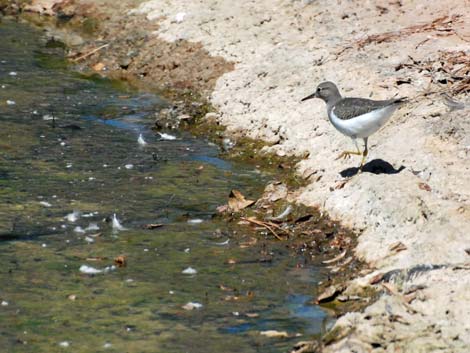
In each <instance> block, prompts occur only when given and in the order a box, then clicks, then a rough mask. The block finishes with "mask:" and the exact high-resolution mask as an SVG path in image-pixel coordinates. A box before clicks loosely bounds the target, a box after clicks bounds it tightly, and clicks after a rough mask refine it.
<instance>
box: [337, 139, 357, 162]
mask: <svg viewBox="0 0 470 353" xmlns="http://www.w3.org/2000/svg"><path fill="white" fill-rule="evenodd" d="M352 140H353V142H354V145H355V146H356V151H343V152H341V154H340V155H339V156H338V157H336V159H341V158H344V159H346V158H348V157H350V156H351V155H352V154H354V155H357V156H363V153H362V152H361V151H360V150H359V146H358V145H357V142H356V139H352Z"/></svg>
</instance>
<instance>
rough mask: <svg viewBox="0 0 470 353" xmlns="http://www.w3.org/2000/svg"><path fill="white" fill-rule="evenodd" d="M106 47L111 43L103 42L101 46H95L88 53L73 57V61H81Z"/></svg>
mask: <svg viewBox="0 0 470 353" xmlns="http://www.w3.org/2000/svg"><path fill="white" fill-rule="evenodd" d="M106 47H109V43H107V44H103V45H101V46H99V47H98V48H95V49H93V50H90V51H89V52H88V53H85V54H83V55H80V56H79V57H78V58H75V59H72V61H73V62H77V61H80V60H82V59H85V58H88V57H89V56H90V55H93V54H95V53H96V52H98V51H100V50H101V49H104V48H106Z"/></svg>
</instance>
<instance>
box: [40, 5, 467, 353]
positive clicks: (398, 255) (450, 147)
mask: <svg viewBox="0 0 470 353" xmlns="http://www.w3.org/2000/svg"><path fill="white" fill-rule="evenodd" d="M37 3H43V4H44V6H43V7H45V8H46V9H45V10H44V11H45V12H47V11H49V10H48V9H47V7H48V6H49V5H50V4H51V3H54V2H53V1H52V2H51V1H43V2H40V1H39V2H37ZM57 3H59V2H58V1H57ZM91 3H93V4H94V6H92V5H91ZM91 9H92V10H91ZM54 11H55V12H57V13H60V17H61V18H62V19H63V20H65V23H64V25H65V26H67V24H68V25H73V26H78V25H82V26H83V27H84V30H85V34H84V35H83V37H84V38H86V30H91V31H94V32H93V33H95V34H99V37H97V38H95V36H94V35H92V34H90V38H92V40H91V41H90V39H84V40H83V42H81V43H80V40H79V39H77V38H75V39H74V40H67V39H68V38H67V34H66V33H67V32H64V34H63V38H62V39H64V40H65V41H66V42H68V43H69V45H71V47H72V48H74V49H72V51H73V52H71V53H70V54H71V55H72V56H73V57H74V58H75V59H76V60H77V64H83V65H85V66H86V67H89V68H91V69H93V70H95V71H100V72H110V73H112V74H113V75H116V77H126V78H127V79H129V80H131V81H134V82H137V83H142V84H143V85H148V86H149V87H152V84H153V85H155V82H164V85H163V86H158V85H159V84H157V86H158V87H156V88H157V89H167V88H172V87H179V89H180V92H186V94H194V93H195V92H197V93H198V94H199V95H200V96H201V97H202V98H208V100H209V101H210V103H211V104H213V106H214V107H215V108H216V109H217V114H215V115H212V116H211V119H215V120H217V122H218V123H220V124H223V125H226V126H227V127H228V133H230V132H237V133H239V134H241V135H246V136H249V137H251V138H255V139H262V140H264V141H266V142H268V143H267V147H266V148H265V149H264V150H265V151H269V152H273V153H275V154H277V155H279V156H281V157H283V156H292V155H297V156H307V155H308V157H307V158H304V159H303V160H302V161H301V162H299V163H298V164H297V166H296V171H297V173H298V175H299V176H302V177H303V178H304V179H306V180H307V182H308V185H307V186H305V187H303V188H301V189H299V190H298V191H297V192H296V194H295V195H294V197H295V198H296V200H298V201H301V202H303V203H305V204H307V205H311V206H319V207H320V208H321V209H323V210H326V211H328V212H329V213H330V214H331V215H332V216H333V217H336V218H338V219H341V220H342V221H343V222H345V223H346V224H348V225H350V226H352V227H354V228H355V229H357V230H358V231H361V232H362V233H361V236H360V237H359V243H358V246H357V249H356V254H357V256H359V257H360V258H362V259H364V260H365V261H367V263H369V265H370V266H371V267H373V268H374V269H375V270H374V271H373V272H372V273H370V274H367V275H365V274H362V275H361V276H360V277H359V278H357V279H356V280H355V281H353V282H352V283H351V284H350V286H349V288H348V289H347V291H346V293H350V294H351V295H354V293H356V291H359V290H360V291H363V290H364V288H366V289H368V288H374V289H375V290H378V291H380V292H381V296H380V298H379V300H378V301H376V302H375V303H374V304H373V305H372V306H370V307H369V308H367V309H366V310H365V311H363V312H358V313H351V314H347V315H345V316H344V317H343V318H341V319H340V320H339V321H338V323H337V325H336V328H335V329H334V332H336V333H337V335H336V336H335V339H334V340H331V341H328V342H327V343H328V345H327V347H326V348H325V350H326V351H336V352H339V351H344V352H349V351H351V350H353V349H355V350H356V351H376V352H386V351H397V350H398V351H402V352H420V351H423V352H464V351H466V347H468V345H469V344H470V342H469V337H470V332H469V329H468V326H469V321H468V320H469V319H468V318H469V317H470V313H469V311H468V308H467V306H466V305H465V303H466V302H468V300H469V299H470V298H469V297H468V296H469V293H470V290H469V289H470V288H469V287H470V272H469V271H468V269H467V268H466V263H468V257H469V254H468V250H467V247H468V246H467V243H468V234H469V232H470V188H469V187H468V182H467V181H466V180H467V179H468V171H469V169H470V149H469V145H470V140H469V137H468V136H470V134H469V133H470V125H469V124H468V119H466V116H467V115H468V111H469V107H468V91H469V89H468V75H469V72H468V66H469V64H468V63H469V50H470V46H469V40H470V33H469V27H468V23H469V21H470V19H469V15H468V13H469V12H468V4H466V3H465V2H461V1H450V2H446V3H445V4H444V3H441V2H437V1H429V2H426V4H423V3H422V2H419V1H406V2H405V1H402V2H387V3H385V4H384V3H382V2H371V3H368V4H367V5H364V4H363V3H362V2H359V1H352V2H339V3H338V5H335V6H331V2H327V1H317V2H309V1H276V2H272V1H258V2H255V3H250V4H246V6H243V8H239V9H234V8H233V4H232V3H231V2H228V1H207V2H206V3H205V4H204V5H203V6H202V5H201V4H199V3H197V4H196V3H195V4H188V3H187V2H184V1H178V0H172V1H167V2H165V3H162V2H158V1H148V2H144V1H124V2H120V4H119V6H118V7H116V5H114V4H113V6H111V2H106V1H94V2H90V1H84V0H81V1H75V2H63V3H61V4H59V5H56V7H55V9H54ZM87 11H88V12H87ZM80 14H81V15H80ZM90 14H93V17H91V18H98V19H99V20H98V21H96V22H94V23H93V22H92V23H90V22H89V21H88V22H87V20H86V19H88V18H90V16H89V15H90ZM339 24H340V25H339ZM74 41H75V43H74ZM124 43H125V44H124ZM74 44H75V46H74ZM103 46H104V47H103ZM133 47H135V48H140V50H136V52H137V53H132V48H133ZM99 48H101V49H99ZM150 48H153V49H150ZM190 48H192V49H190ZM94 50H96V51H94ZM90 53H91V54H90ZM114 53H116V55H115V54H114ZM140 53H142V54H140ZM89 54H90V55H89ZM84 55H86V57H83V56H84ZM81 57H83V58H82V59H81ZM156 58H158V60H156ZM157 78H158V79H159V80H157ZM324 80H332V81H335V82H336V83H337V84H338V85H339V86H340V88H341V90H342V92H343V93H344V94H345V95H352V96H365V97H367V96H370V97H373V98H375V99H381V98H388V97H392V96H395V95H399V96H408V97H416V96H420V98H419V99H417V100H414V101H413V102H412V103H411V104H409V105H407V106H406V107H404V108H403V109H402V110H400V111H399V112H397V113H396V114H395V116H394V118H393V119H392V121H391V122H390V123H389V124H388V125H387V127H386V128H385V129H383V130H382V131H380V132H379V133H377V134H376V135H374V136H373V137H372V138H371V143H372V149H371V154H370V156H369V163H368V164H366V166H365V172H364V173H362V174H357V168H355V167H356V166H357V164H358V161H356V160H346V161H343V160H334V157H335V156H336V155H337V154H339V152H340V151H342V150H345V149H348V148H349V147H350V141H348V140H347V139H346V138H344V137H343V136H341V135H339V134H338V133H337V132H336V131H335V130H334V129H333V128H332V126H331V125H330V123H329V122H328V121H327V120H326V119H325V111H324V110H325V109H324V106H323V104H322V103H321V102H313V101H312V102H309V103H308V104H307V103H305V104H302V105H301V104H299V103H298V102H299V100H300V99H301V98H302V97H304V96H305V95H307V94H310V93H311V92H312V91H313V89H314V87H315V86H316V84H317V83H318V82H320V81H324ZM185 90H186V91H185ZM439 91H445V92H447V93H448V94H450V96H451V99H452V100H453V101H456V102H457V103H455V102H454V103H452V101H451V102H450V103H449V101H448V100H447V101H446V100H443V99H441V98H439V95H436V94H434V95H429V96H427V97H426V96H425V95H424V93H429V92H439ZM179 94H180V93H179ZM182 96H183V95H182ZM460 102H462V104H460ZM423 265H426V266H423Z"/></svg>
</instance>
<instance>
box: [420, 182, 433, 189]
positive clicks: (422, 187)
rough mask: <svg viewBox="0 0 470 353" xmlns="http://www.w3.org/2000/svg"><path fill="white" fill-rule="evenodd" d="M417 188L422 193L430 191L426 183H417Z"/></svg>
mask: <svg viewBox="0 0 470 353" xmlns="http://www.w3.org/2000/svg"><path fill="white" fill-rule="evenodd" d="M418 187H419V188H420V189H421V190H424V191H431V190H432V189H431V187H430V186H429V185H428V184H426V183H418Z"/></svg>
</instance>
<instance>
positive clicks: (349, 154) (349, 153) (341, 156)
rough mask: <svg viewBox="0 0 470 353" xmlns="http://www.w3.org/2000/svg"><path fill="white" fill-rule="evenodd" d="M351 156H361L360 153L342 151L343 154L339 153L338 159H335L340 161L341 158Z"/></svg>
mask: <svg viewBox="0 0 470 353" xmlns="http://www.w3.org/2000/svg"><path fill="white" fill-rule="evenodd" d="M352 154H355V155H358V156H362V152H359V151H343V152H341V153H340V155H339V156H338V157H336V159H341V158H344V159H346V158H348V157H350V156H351V155H352Z"/></svg>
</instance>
